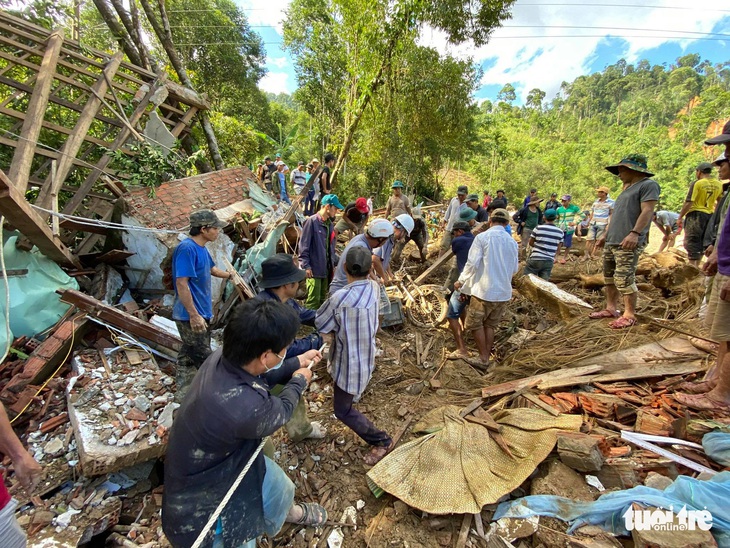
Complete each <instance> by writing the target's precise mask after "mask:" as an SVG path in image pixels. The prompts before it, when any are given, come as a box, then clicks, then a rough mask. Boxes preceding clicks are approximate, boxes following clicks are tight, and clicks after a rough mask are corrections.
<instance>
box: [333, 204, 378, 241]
mask: <svg viewBox="0 0 730 548" xmlns="http://www.w3.org/2000/svg"><path fill="white" fill-rule="evenodd" d="M369 213H370V208H369V207H368V201H367V200H366V199H365V198H358V199H357V200H355V201H354V202H350V203H349V204H347V205H346V206H345V210H344V211H343V212H342V216H341V217H340V220H339V221H337V224H336V225H335V238H336V237H337V236H339V235H340V234H342V233H344V232H345V231H346V230H349V231H350V237H352V236H357V235H358V234H362V230H363V227H364V226H365V225H366V224H367V222H368V215H369Z"/></svg>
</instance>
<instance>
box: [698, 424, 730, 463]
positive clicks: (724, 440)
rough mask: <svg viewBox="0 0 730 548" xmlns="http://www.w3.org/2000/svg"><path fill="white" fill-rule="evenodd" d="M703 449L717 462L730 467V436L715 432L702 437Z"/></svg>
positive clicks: (725, 433) (718, 431)
mask: <svg viewBox="0 0 730 548" xmlns="http://www.w3.org/2000/svg"><path fill="white" fill-rule="evenodd" d="M702 448H703V449H704V450H705V453H707V456H708V457H710V458H711V459H712V460H714V461H715V462H717V463H719V464H722V465H723V466H730V434H729V433H727V432H721V431H720V430H715V431H713V432H709V433H707V434H705V435H704V436H702Z"/></svg>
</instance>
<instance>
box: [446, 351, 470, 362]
mask: <svg viewBox="0 0 730 548" xmlns="http://www.w3.org/2000/svg"><path fill="white" fill-rule="evenodd" d="M468 358H469V354H461V353H460V352H459V351H458V350H454V351H453V352H449V353H448V354H446V359H447V360H467V359H468Z"/></svg>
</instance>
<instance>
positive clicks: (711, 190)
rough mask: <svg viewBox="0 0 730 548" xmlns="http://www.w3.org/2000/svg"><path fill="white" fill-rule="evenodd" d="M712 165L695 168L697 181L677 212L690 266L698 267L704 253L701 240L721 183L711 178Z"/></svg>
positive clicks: (707, 163)
mask: <svg viewBox="0 0 730 548" xmlns="http://www.w3.org/2000/svg"><path fill="white" fill-rule="evenodd" d="M712 169H713V165H712V164H710V163H709V162H702V163H701V164H700V165H698V166H697V170H696V176H697V181H695V183H694V184H693V185H692V186H691V187H690V189H689V192H688V193H687V198H686V199H685V202H684V205H683V206H682V211H680V212H679V222H680V226H682V225H683V226H684V248H685V249H686V250H687V256H688V258H689V262H690V264H693V265H694V266H697V267H698V266H699V264H700V260H701V259H702V254H703V253H704V251H705V248H704V245H703V243H702V240H703V239H704V234H705V229H706V228H707V223H708V222H709V220H710V216H711V215H712V214H713V213H714V211H715V206H716V205H717V202H718V200H719V199H720V196H722V183H720V181H718V180H717V179H715V178H714V177H712Z"/></svg>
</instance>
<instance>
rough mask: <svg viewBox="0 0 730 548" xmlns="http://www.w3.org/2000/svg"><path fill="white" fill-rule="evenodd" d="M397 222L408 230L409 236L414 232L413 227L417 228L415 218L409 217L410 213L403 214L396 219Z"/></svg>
mask: <svg viewBox="0 0 730 548" xmlns="http://www.w3.org/2000/svg"><path fill="white" fill-rule="evenodd" d="M395 220H396V221H398V222H399V223H400V225H401V226H402V227H403V228H405V229H406V232H408V235H409V236H410V235H411V232H413V227H414V226H416V223H414V222H413V217H411V216H410V215H408V213H401V214H400V215H398V216H397V217H396V218H395Z"/></svg>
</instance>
